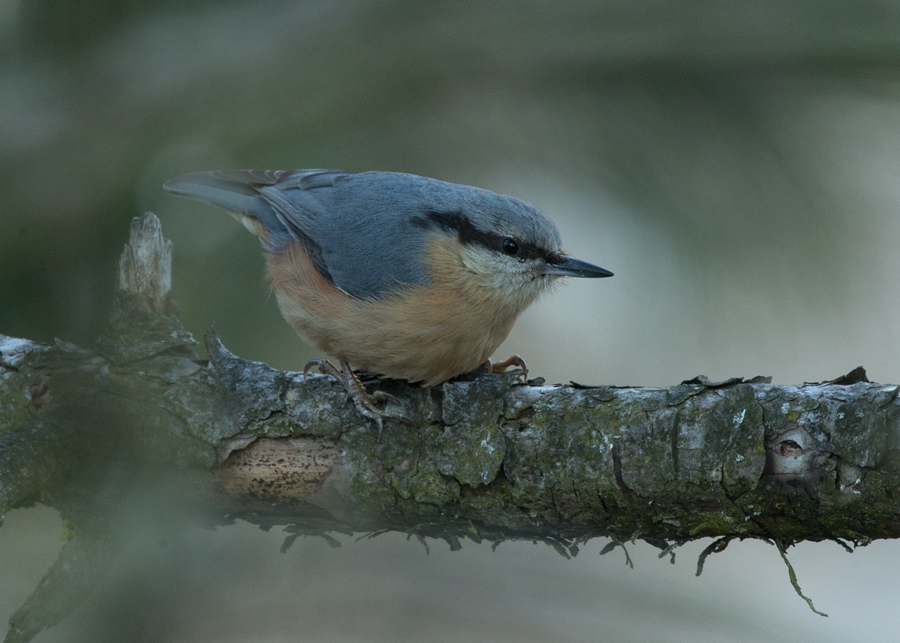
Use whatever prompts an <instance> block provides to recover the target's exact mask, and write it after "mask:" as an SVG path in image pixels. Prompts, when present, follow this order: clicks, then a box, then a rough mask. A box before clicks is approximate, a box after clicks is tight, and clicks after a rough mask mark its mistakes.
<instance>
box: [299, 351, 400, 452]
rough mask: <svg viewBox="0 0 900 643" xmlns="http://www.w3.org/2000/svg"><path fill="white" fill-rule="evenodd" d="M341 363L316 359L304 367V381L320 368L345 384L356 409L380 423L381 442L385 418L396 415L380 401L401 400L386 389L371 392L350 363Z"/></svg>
mask: <svg viewBox="0 0 900 643" xmlns="http://www.w3.org/2000/svg"><path fill="white" fill-rule="evenodd" d="M340 365H341V367H340V368H338V367H337V366H335V365H334V364H332V363H331V362H329V361H328V360H324V359H314V360H312V361H310V362H309V363H308V364H307V365H306V366H304V367H303V379H304V381H305V380H306V375H307V373H309V371H310V369H312V368H318V369H319V372H320V373H322V375H330V376H331V377H333V378H335V379H336V380H337V381H339V382H340V383H341V384H343V385H344V388H345V389H346V390H347V393H348V394H349V395H350V399H351V400H352V401H353V405H354V406H355V407H356V410H357V411H359V412H360V414H361V415H362V416H363V417H366V418H368V419H370V420H373V421H374V422H375V424H377V425H378V441H379V442H381V434H382V431H383V430H384V418H392V417H394V416H392V415H390V414H389V413H387V412H385V411H382V410H381V409H380V408H378V402H382V401H387V402H398V403H399V401H400V400H398V399H397V398H396V397H395V396H394V395H391V394H390V393H387V392H385V391H373V392H372V393H369V392H368V391H367V390H366V387H365V386H364V385H363V383H362V382H360V381H359V378H358V377H357V376H356V374H355V373H354V372H353V369H352V368H351V367H350V364H348V363H347V362H345V361H343V360H341V361H340ZM397 419H401V420H405V421H407V422H409V421H410V420H409V419H408V418H407V417H405V416H398V418H397Z"/></svg>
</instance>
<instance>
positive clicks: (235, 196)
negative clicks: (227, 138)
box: [163, 172, 271, 225]
mask: <svg viewBox="0 0 900 643" xmlns="http://www.w3.org/2000/svg"><path fill="white" fill-rule="evenodd" d="M253 174H256V173H252V174H251V173H250V172H247V173H244V172H195V173H193V174H185V175H184V176H179V177H176V178H174V179H170V180H168V181H166V182H165V183H164V184H163V189H164V190H165V191H166V192H169V193H170V194H175V195H177V196H183V197H187V198H189V199H194V200H196V201H202V202H203V203H209V204H211V205H216V206H219V207H220V208H223V209H224V210H227V211H229V212H234V213H235V214H243V215H245V216H248V217H251V218H253V219H258V218H267V217H265V214H269V213H271V208H270V207H269V206H268V204H267V203H266V202H265V200H264V199H262V198H261V197H260V195H259V192H257V190H256V189H255V187H254V185H253V184H254V183H256V182H257V181H255V180H254V179H256V178H259V179H263V180H262V181H259V183H262V184H263V185H265V184H266V183H269V184H271V183H270V182H269V181H266V180H265V175H263V176H260V177H255V176H253ZM259 174H263V173H259ZM261 223H263V224H264V225H265V224H267V223H268V221H261Z"/></svg>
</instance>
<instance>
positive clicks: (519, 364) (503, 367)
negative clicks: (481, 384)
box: [484, 355, 528, 382]
mask: <svg viewBox="0 0 900 643" xmlns="http://www.w3.org/2000/svg"><path fill="white" fill-rule="evenodd" d="M484 367H485V369H487V372H488V373H497V374H500V375H503V374H505V373H508V372H509V371H510V368H513V367H514V368H516V369H518V370H520V371H522V372H521V373H520V375H519V377H521V378H522V381H523V382H524V381H526V380H527V379H528V365H527V364H526V363H525V360H524V359H522V358H521V357H519V356H518V355H513V356H512V357H510V358H509V359H505V360H503V361H502V362H497V363H496V364H495V363H494V362H492V361H491V360H490V359H487V360H485V362H484Z"/></svg>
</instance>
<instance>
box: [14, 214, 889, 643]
mask: <svg viewBox="0 0 900 643" xmlns="http://www.w3.org/2000/svg"><path fill="white" fill-rule="evenodd" d="M170 256H171V246H170V244H169V242H167V241H165V240H164V239H163V237H162V235H161V232H160V229H159V222H158V220H156V218H155V217H153V215H149V214H148V215H146V216H145V217H143V218H142V219H135V221H134V223H133V225H132V235H131V243H130V246H126V251H125V253H124V254H123V259H122V261H121V263H120V279H119V284H120V292H119V296H118V302H117V307H116V310H115V311H114V313H113V317H112V320H111V322H110V326H109V329H108V330H107V332H106V333H105V334H104V336H103V337H102V338H101V339H100V341H99V342H98V345H97V348H96V349H95V350H90V351H88V350H83V349H80V348H78V347H75V346H73V345H71V344H67V343H64V342H59V341H57V342H56V343H55V344H54V345H43V344H39V343H36V342H31V341H28V340H23V339H14V338H9V337H5V336H0V514H2V513H4V512H5V511H6V510H8V509H11V508H15V507H21V506H27V505H29V504H31V503H33V502H35V501H42V502H45V503H47V504H51V505H54V506H58V507H60V508H61V510H62V511H63V512H64V513H68V517H69V518H70V519H72V520H75V521H77V522H78V523H79V524H80V525H82V527H83V528H82V532H83V533H89V534H90V533H93V534H96V535H97V538H98V539H101V540H102V539H103V538H104V534H105V528H104V527H103V525H105V524H106V523H105V522H104V521H105V520H106V516H107V514H108V511H106V512H104V511H100V510H99V509H98V507H99V506H100V504H101V503H99V502H98V501H97V500H96V498H95V495H96V494H97V493H98V491H97V490H98V489H100V488H101V487H102V488H103V489H105V491H104V492H103V493H104V494H105V495H104V503H103V506H104V507H107V508H108V506H109V505H110V504H115V503H114V502H112V503H110V496H109V494H110V491H109V486H108V485H107V486H105V487H103V486H102V484H101V481H108V480H109V479H110V478H111V477H112V478H115V477H116V476H122V475H125V474H123V471H132V470H134V469H141V468H144V469H146V468H147V467H148V466H149V467H155V468H157V469H159V468H164V469H166V470H175V471H178V472H180V473H179V475H183V476H185V478H186V479H189V480H190V481H191V483H192V484H193V485H194V486H195V487H196V489H197V492H198V493H200V494H203V495H204V496H205V497H206V498H207V500H208V501H209V503H210V504H211V506H213V507H215V508H216V510H217V511H219V512H221V515H223V516H226V517H228V518H230V517H234V516H242V517H245V518H248V519H250V520H254V521H256V522H258V523H260V524H264V523H270V522H281V523H283V524H284V523H290V524H291V525H292V527H291V529H292V530H293V532H294V533H296V534H301V533H319V534H325V533H327V532H328V531H332V530H337V531H343V532H359V531H369V532H372V531H379V530H400V531H405V532H408V533H411V534H415V535H417V536H419V537H425V536H431V537H439V538H443V539H445V540H447V541H448V542H450V543H451V546H452V547H458V546H459V540H460V539H461V538H463V537H468V538H471V539H473V540H476V541H477V540H482V539H486V540H490V541H494V542H499V541H502V540H505V539H510V538H524V539H533V540H541V541H545V542H548V543H550V544H552V545H553V546H554V547H556V548H557V550H558V551H560V552H561V553H563V554H565V555H570V554H573V553H575V552H577V547H578V543H580V542H583V541H585V540H587V539H589V538H592V537H596V536H609V537H611V538H613V540H614V541H616V542H622V541H625V540H627V539H632V538H635V537H637V538H641V539H644V540H646V541H648V542H651V543H653V544H655V545H657V546H659V547H663V548H664V547H667V546H668V545H670V544H677V543H681V542H685V541H688V540H692V539H696V538H702V537H724V538H745V537H756V538H765V539H769V540H774V541H775V542H776V543H779V544H780V545H781V546H782V547H783V546H784V545H789V544H791V543H794V542H797V541H801V540H823V539H838V540H841V539H843V540H849V541H852V542H854V543H860V542H867V541H869V540H870V539H874V538H894V537H897V536H898V535H900V512H898V497H900V467H898V464H900V430H898V429H900V400H898V386H895V385H881V384H874V383H870V382H868V381H866V380H865V373H864V371H862V370H861V369H858V370H857V371H854V372H853V373H851V374H849V375H848V376H845V377H844V378H841V379H839V380H835V381H833V382H828V383H819V384H803V385H798V386H776V385H773V384H771V383H769V382H768V381H766V380H765V379H760V378H757V379H754V380H750V381H744V380H742V379H739V378H737V379H733V380H729V381H726V382H718V383H714V382H709V381H708V380H706V379H705V378H696V379H693V380H689V381H686V382H682V383H681V384H678V385H675V386H672V387H669V388H633V387H615V386H594V387H587V386H580V385H576V384H571V385H568V386H560V385H554V386H548V385H546V384H544V383H543V382H542V381H540V380H531V381H528V382H524V383H523V382H520V381H519V375H520V373H512V374H509V375H494V374H488V373H483V374H480V375H477V376H473V377H470V378H466V379H460V380H457V381H452V382H448V383H445V384H443V385H440V386H437V387H434V388H430V389H423V388H419V387H416V386H409V385H407V384H405V383H403V382H396V381H384V382H373V383H371V386H376V387H379V388H381V389H382V390H384V391H386V392H388V393H390V394H391V395H393V396H395V398H396V401H392V402H390V403H389V404H388V406H387V411H388V413H389V414H390V415H391V416H392V417H394V418H398V419H388V420H386V421H385V424H384V432H383V437H382V439H381V441H379V438H378V430H377V428H376V427H375V425H374V423H372V422H371V421H370V420H367V419H366V418H364V417H362V416H361V415H360V414H359V413H358V412H357V410H356V409H355V407H354V405H353V404H352V403H351V402H350V401H349V399H348V397H347V394H346V392H345V391H344V389H343V388H342V387H341V386H340V385H339V384H338V383H336V382H334V381H333V380H331V379H330V378H328V377H325V376H319V375H310V376H309V377H308V378H306V379H305V380H304V378H303V377H302V375H301V374H298V373H290V372H281V371H277V370H274V369H272V368H270V367H269V366H267V365H265V364H262V363H258V362H249V361H246V360H242V359H240V358H238V357H236V356H234V355H232V354H231V353H230V352H228V350H227V349H226V348H225V347H224V346H223V345H222V344H221V342H220V341H219V340H218V338H217V336H216V334H215V331H214V330H211V331H210V333H209V334H208V335H207V339H206V348H207V352H208V354H209V360H203V359H200V358H198V356H197V354H196V351H195V348H196V347H195V342H194V339H193V338H192V337H191V335H190V334H189V333H187V332H186V331H185V330H184V329H183V328H182V327H181V325H180V323H179V322H178V319H177V314H176V307H175V305H174V303H173V302H172V301H171V298H170V294H169V286H168V283H169V270H170V269H169V260H170ZM123 462H126V463H128V466H122V463H123ZM135 463H138V464H139V465H140V466H138V467H135V466H134V465H135ZM726 542H727V541H726ZM72 551H74V549H73V550H72ZM79 555H81V554H79ZM83 557H84V556H83V555H82V558H83ZM78 591H79V592H81V591H82V588H81V587H80V586H78ZM66 600H68V599H66ZM59 601H61V602H60V605H68V603H66V602H65V600H63V599H58V602H59ZM26 607H27V606H26ZM23 609H24V608H23ZM41 609H44V610H45V611H46V612H48V613H51V614H56V613H57V612H61V613H62V612H65V610H64V609H62V608H60V609H57V610H56V611H54V609H55V608H54V609H49V608H46V604H44V607H42V608H41ZM32 611H33V610H32ZM26 612H27V611H26ZM28 614H29V613H23V614H20V615H19V617H20V618H19V621H18V622H22V623H26V622H28V620H27V618H26V617H28ZM46 620H47V619H46V618H45V619H44V621H46ZM57 620H58V619H57ZM38 621H40V619H38ZM44 621H40V622H44ZM45 625H46V623H45ZM45 625H44V626H45ZM26 629H27V628H26ZM26 629H20V630H19V634H17V636H20V638H18V639H15V640H27V639H28V638H29V636H31V635H33V633H32V634H29V632H31V631H32V630H33V629H34V628H32V630H27V631H26ZM23 632H24V634H23ZM11 634H12V633H11ZM10 640H13V639H10Z"/></svg>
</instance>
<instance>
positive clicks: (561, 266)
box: [544, 255, 613, 277]
mask: <svg viewBox="0 0 900 643" xmlns="http://www.w3.org/2000/svg"><path fill="white" fill-rule="evenodd" d="M544 272H545V273H546V274H548V275H558V276H560V277H612V276H613V273H611V272H610V271H609V270H607V269H606V268H601V267H600V266H595V265H594V264H592V263H588V262H587V261H581V260H580V259H574V258H573V257H569V256H566V255H555V256H554V257H552V258H551V259H550V260H548V261H547V267H546V268H545V269H544Z"/></svg>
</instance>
